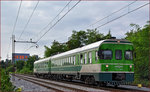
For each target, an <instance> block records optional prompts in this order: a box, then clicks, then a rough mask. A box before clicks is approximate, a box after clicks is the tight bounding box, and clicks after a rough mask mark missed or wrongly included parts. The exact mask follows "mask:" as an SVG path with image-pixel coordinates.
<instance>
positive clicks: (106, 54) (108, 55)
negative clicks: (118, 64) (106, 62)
mask: <svg viewBox="0 0 150 92" xmlns="http://www.w3.org/2000/svg"><path fill="white" fill-rule="evenodd" d="M99 57H100V59H112V51H111V50H100V51H99Z"/></svg>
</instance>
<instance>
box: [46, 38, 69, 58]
mask: <svg viewBox="0 0 150 92" xmlns="http://www.w3.org/2000/svg"><path fill="white" fill-rule="evenodd" d="M45 49H46V50H45V53H44V56H45V57H49V56H51V55H55V54H58V53H62V52H65V51H67V50H68V48H67V45H66V44H65V43H59V42H58V41H55V40H54V41H53V43H52V46H51V48H49V47H47V46H45Z"/></svg>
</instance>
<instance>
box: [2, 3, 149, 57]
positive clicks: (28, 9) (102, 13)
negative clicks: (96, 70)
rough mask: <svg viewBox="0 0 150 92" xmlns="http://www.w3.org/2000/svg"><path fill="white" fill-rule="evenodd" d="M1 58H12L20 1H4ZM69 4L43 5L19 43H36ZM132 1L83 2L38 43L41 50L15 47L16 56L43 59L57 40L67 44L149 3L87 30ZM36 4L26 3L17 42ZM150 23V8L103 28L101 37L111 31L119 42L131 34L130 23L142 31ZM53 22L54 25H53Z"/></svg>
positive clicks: (28, 45) (23, 45)
mask: <svg viewBox="0 0 150 92" xmlns="http://www.w3.org/2000/svg"><path fill="white" fill-rule="evenodd" d="M1 2H2V3H1V4H2V6H1V13H2V14H1V27H2V28H1V35H2V39H1V43H2V45H1V49H2V51H1V54H2V59H6V56H7V53H9V54H8V55H9V57H11V52H12V51H11V50H12V49H11V48H12V45H10V48H9V44H11V43H10V42H11V40H10V39H11V35H12V31H13V26H14V23H15V19H16V16H17V12H18V7H19V5H20V1H13V2H11V1H1ZM68 2H69V1H62V2H60V1H55V2H54V1H40V2H39V4H38V6H37V8H36V10H35V12H34V14H33V16H32V17H31V20H30V22H29V25H28V26H27V28H26V29H25V31H24V33H23V35H22V36H21V39H20V40H23V41H29V40H30V38H32V39H33V41H36V40H37V39H38V38H39V37H40V36H41V35H42V34H43V33H44V32H45V31H46V30H48V28H49V27H50V26H48V28H47V29H46V30H44V31H42V32H41V33H39V32H40V31H41V30H42V29H43V28H44V27H45V26H46V25H47V24H48V23H49V22H50V21H51V20H52V19H53V18H54V17H55V16H56V15H57V14H58V13H59V12H60V11H61V9H62V8H63V7H64V6H65V5H66V4H67V3H68ZM76 2H77V1H72V2H71V3H70V4H69V7H67V8H66V9H65V10H64V11H63V12H62V13H61V14H60V15H59V17H58V18H57V19H56V20H55V21H54V22H56V21H57V20H58V19H59V18H60V17H62V15H63V14H65V13H66V12H67V11H68V9H70V8H71V7H72V6H73V5H74V4H75V3H76ZM131 2H133V1H126V2H125V1H94V2H92V1H81V2H80V3H79V4H78V5H77V6H76V7H75V8H74V9H72V10H71V11H70V12H69V13H68V14H67V15H66V16H65V17H64V18H63V19H62V20H61V21H60V22H59V23H58V24H57V25H56V26H55V27H54V28H53V29H52V30H50V31H49V32H48V33H47V34H46V35H45V36H44V37H43V38H42V39H41V40H40V41H39V42H38V45H39V48H35V47H33V48H31V49H30V50H28V51H26V52H25V50H26V49H28V48H29V47H30V46H32V45H33V44H24V43H16V52H17V53H24V52H25V53H30V55H34V54H36V55H39V56H40V57H43V55H44V50H45V49H44V45H46V46H49V47H50V45H51V44H52V42H53V41H54V40H57V41H59V42H66V41H67V40H68V37H70V36H71V34H72V30H77V31H79V30H86V29H92V28H95V27H97V26H99V25H102V24H104V23H106V22H108V21H110V20H112V19H114V18H117V17H119V16H120V15H122V14H124V13H127V12H128V11H131V10H133V9H135V8H137V7H140V6H141V5H144V4H146V3H148V1H136V2H135V3H133V4H132V5H130V6H129V7H127V8H125V9H123V10H122V11H120V12H118V13H116V14H113V15H112V16H110V17H109V18H107V19H105V20H103V21H101V22H98V23H97V24H95V25H93V26H91V27H87V26H88V25H90V24H92V23H94V22H96V21H98V20H100V19H102V18H104V17H106V16H107V15H109V14H111V13H112V12H114V11H117V10H119V9H120V8H122V7H124V6H126V5H128V4H130V3H131ZM36 3H37V1H23V2H22V5H21V9H20V13H19V17H18V21H17V24H16V28H15V30H14V34H15V37H16V40H18V37H19V36H20V34H21V32H22V30H23V28H24V26H25V24H26V23H27V21H28V19H29V16H30V15H31V13H32V11H33V8H34V7H35V5H36ZM148 20H149V6H148V5H147V6H145V7H143V8H141V9H139V10H137V11H134V12H132V13H130V14H128V15H126V16H124V17H122V18H120V19H118V20H116V21H113V22H111V23H109V24H107V25H105V26H103V27H100V28H98V30H99V32H100V33H103V34H107V33H108V31H109V30H111V34H112V35H113V36H115V37H117V38H124V37H125V33H126V32H128V31H129V30H130V29H131V27H130V26H129V25H130V24H131V23H136V24H139V25H140V26H141V27H142V26H143V25H145V24H146V22H147V21H148ZM54 22H53V23H54Z"/></svg>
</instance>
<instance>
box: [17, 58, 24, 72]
mask: <svg viewBox="0 0 150 92" xmlns="http://www.w3.org/2000/svg"><path fill="white" fill-rule="evenodd" d="M15 65H16V67H17V70H18V71H20V70H21V69H23V66H24V65H25V61H22V60H20V61H16V64H15Z"/></svg>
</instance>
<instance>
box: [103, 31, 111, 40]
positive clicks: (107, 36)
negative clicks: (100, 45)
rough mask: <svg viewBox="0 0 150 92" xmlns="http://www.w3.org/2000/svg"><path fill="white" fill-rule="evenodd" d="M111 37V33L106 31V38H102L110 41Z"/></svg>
mask: <svg viewBox="0 0 150 92" xmlns="http://www.w3.org/2000/svg"><path fill="white" fill-rule="evenodd" d="M111 37H112V35H111V31H110V30H109V31H108V34H107V35H106V36H104V39H111Z"/></svg>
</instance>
